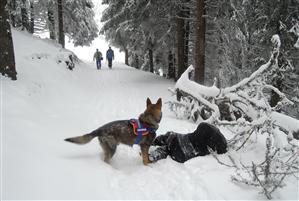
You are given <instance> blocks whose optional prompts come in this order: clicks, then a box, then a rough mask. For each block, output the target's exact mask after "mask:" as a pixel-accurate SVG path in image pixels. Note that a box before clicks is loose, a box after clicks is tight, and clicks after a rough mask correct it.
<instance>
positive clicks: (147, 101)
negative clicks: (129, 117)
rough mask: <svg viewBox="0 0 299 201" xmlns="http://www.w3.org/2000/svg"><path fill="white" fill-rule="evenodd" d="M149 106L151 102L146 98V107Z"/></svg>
mask: <svg viewBox="0 0 299 201" xmlns="http://www.w3.org/2000/svg"><path fill="white" fill-rule="evenodd" d="M151 104H152V101H151V100H150V99H149V98H147V99H146V107H148V106H149V105H151Z"/></svg>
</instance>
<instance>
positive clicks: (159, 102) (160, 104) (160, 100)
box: [156, 98, 162, 108]
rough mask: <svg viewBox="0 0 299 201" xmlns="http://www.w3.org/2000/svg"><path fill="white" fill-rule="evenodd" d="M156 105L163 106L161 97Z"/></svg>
mask: <svg viewBox="0 0 299 201" xmlns="http://www.w3.org/2000/svg"><path fill="white" fill-rule="evenodd" d="M156 105H158V106H159V107H160V108H161V107H162V98H159V99H158V101H157V103H156Z"/></svg>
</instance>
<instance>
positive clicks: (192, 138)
mask: <svg viewBox="0 0 299 201" xmlns="http://www.w3.org/2000/svg"><path fill="white" fill-rule="evenodd" d="M153 145H154V146H159V147H158V148H157V149H156V150H154V151H153V152H151V153H150V160H152V161H157V160H160V159H163V158H166V157H167V156H168V155H169V156H170V157H171V158H172V159H173V160H175V161H177V162H180V163H184V162H185V161H187V160H189V159H191V158H194V157H196V156H205V155H207V154H209V150H208V148H207V147H208V146H209V147H210V148H211V149H213V150H214V151H217V153H218V154H223V153H226V151H227V150H226V149H227V142H226V139H225V137H224V136H223V134H222V133H221V132H220V130H219V129H218V128H216V127H215V126H213V125H211V124H208V123H200V124H199V125H198V127H197V129H196V130H195V131H194V132H193V133H188V134H180V133H175V132H167V133H166V134H165V135H160V136H158V137H157V138H156V139H155V140H154V142H153Z"/></svg>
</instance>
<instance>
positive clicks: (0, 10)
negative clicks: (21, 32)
mask: <svg viewBox="0 0 299 201" xmlns="http://www.w3.org/2000/svg"><path fill="white" fill-rule="evenodd" d="M6 4H7V0H1V2H0V61H1V62H0V72H1V74H2V75H3V76H8V77H10V78H11V79H12V80H16V79H17V72H16V67H15V55H14V49H13V40H12V35H11V28H10V24H9V17H8V11H7V10H6V9H5V7H6Z"/></svg>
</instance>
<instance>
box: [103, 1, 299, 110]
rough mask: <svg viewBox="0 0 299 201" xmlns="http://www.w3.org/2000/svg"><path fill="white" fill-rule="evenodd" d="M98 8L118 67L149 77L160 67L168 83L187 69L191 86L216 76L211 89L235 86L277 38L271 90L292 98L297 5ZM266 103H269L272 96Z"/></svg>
mask: <svg viewBox="0 0 299 201" xmlns="http://www.w3.org/2000/svg"><path fill="white" fill-rule="evenodd" d="M103 4H105V5H108V7H107V9H106V10H105V11H104V13H103V16H102V22H103V23H104V26H103V27H102V29H101V33H104V34H105V36H106V39H107V40H108V41H110V43H111V44H112V45H114V46H117V47H119V48H120V49H121V50H122V51H124V52H125V53H126V63H127V64H129V65H130V66H133V67H135V68H138V69H143V70H146V71H150V72H154V73H160V71H161V70H162V71H163V75H164V76H167V77H168V78H171V79H174V80H177V79H178V78H179V77H180V76H181V74H182V73H183V72H184V71H185V70H186V69H187V67H188V66H189V65H193V66H194V68H195V71H194V75H193V80H194V81H196V82H199V83H201V84H207V85H211V84H213V83H214V78H216V79H217V85H218V87H220V86H221V87H226V86H231V85H233V84H236V83H237V82H239V81H240V80H242V79H243V78H245V77H248V76H249V75H250V74H251V73H252V72H254V71H255V70H256V69H257V68H258V67H259V66H260V65H261V64H263V63H266V62H267V59H268V58H269V52H271V51H270V50H271V42H270V39H271V37H272V36H273V35H274V34H278V35H279V37H280V39H281V48H280V56H279V61H280V62H279V64H278V65H279V66H280V68H279V69H280V70H278V71H277V72H276V74H275V75H274V76H273V85H274V86H275V87H276V88H278V89H280V90H282V91H284V92H285V93H286V94H289V95H290V96H294V94H295V96H298V95H296V94H298V92H299V87H298V83H299V65H298V64H299V55H298V48H299V45H298V43H299V42H296V41H297V40H298V35H299V34H298V32H299V31H298V28H296V27H298V26H299V25H298V23H299V0H284V1H281V0H273V1H264V0H247V1H237V0H229V1H222V0H205V1H203V0H175V1H158V0H139V1H129V0H121V1H118V0H104V1H103ZM296 30H297V31H296ZM296 44H297V45H296ZM271 99H272V100H271V104H273V105H275V104H277V102H278V99H279V97H275V95H273V96H272V98H271ZM294 100H297V103H298V100H299V99H298V97H296V98H294ZM297 105H299V104H297ZM297 108H298V107H297ZM298 110H299V108H298V109H297V111H298ZM297 113H298V112H297Z"/></svg>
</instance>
